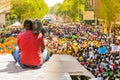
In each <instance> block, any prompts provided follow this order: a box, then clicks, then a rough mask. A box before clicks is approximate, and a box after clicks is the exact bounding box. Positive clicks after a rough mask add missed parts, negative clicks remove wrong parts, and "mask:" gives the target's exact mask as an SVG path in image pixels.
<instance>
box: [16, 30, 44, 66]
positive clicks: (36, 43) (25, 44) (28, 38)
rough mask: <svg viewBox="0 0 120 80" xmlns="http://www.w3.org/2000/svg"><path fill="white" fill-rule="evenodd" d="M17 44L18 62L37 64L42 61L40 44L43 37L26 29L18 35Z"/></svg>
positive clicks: (42, 41)
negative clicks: (18, 49)
mask: <svg viewBox="0 0 120 80" xmlns="http://www.w3.org/2000/svg"><path fill="white" fill-rule="evenodd" d="M17 39H18V42H17V43H18V45H19V48H20V62H21V63H22V64H24V65H33V66H38V65H40V64H41V63H42V55H41V46H42V45H43V43H44V39H43V37H41V38H38V35H35V34H33V32H32V31H31V30H27V31H25V32H23V33H21V34H19V35H18V37H17Z"/></svg>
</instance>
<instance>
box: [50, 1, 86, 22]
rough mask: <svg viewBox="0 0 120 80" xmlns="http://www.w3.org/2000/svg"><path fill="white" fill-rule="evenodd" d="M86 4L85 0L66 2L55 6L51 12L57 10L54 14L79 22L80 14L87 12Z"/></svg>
mask: <svg viewBox="0 0 120 80" xmlns="http://www.w3.org/2000/svg"><path fill="white" fill-rule="evenodd" d="M84 3H85V0H64V2H63V3H62V4H57V5H55V6H53V7H52V8H51V10H55V12H54V14H57V15H62V16H64V17H65V16H69V17H70V18H71V19H72V20H73V21H78V19H79V16H80V13H82V12H83V11H84V10H85V7H84ZM51 10H50V12H51Z"/></svg>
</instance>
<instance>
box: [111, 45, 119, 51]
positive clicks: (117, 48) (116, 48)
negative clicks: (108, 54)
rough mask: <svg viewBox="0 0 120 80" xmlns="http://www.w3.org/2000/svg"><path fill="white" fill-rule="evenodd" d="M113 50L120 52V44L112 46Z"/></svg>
mask: <svg viewBox="0 0 120 80" xmlns="http://www.w3.org/2000/svg"><path fill="white" fill-rule="evenodd" d="M111 51H112V52H120V46H112V50H111Z"/></svg>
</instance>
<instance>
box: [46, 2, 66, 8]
mask: <svg viewBox="0 0 120 80" xmlns="http://www.w3.org/2000/svg"><path fill="white" fill-rule="evenodd" d="M63 1H64V0H45V2H46V3H47V5H48V6H49V7H52V6H54V5H55V4H56V3H61V2H63Z"/></svg>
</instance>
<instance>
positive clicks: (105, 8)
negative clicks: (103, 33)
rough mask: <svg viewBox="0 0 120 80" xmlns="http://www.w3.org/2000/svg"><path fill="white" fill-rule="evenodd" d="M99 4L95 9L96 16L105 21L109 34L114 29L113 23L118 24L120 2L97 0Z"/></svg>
mask: <svg viewBox="0 0 120 80" xmlns="http://www.w3.org/2000/svg"><path fill="white" fill-rule="evenodd" d="M97 3H98V4H99V5H97V6H96V8H95V15H96V16H97V17H98V18H101V19H103V20H105V22H106V24H107V29H108V34H109V29H110V27H112V25H113V22H114V24H115V23H116V21H117V19H118V15H119V14H120V0H97ZM114 30H115V29H114ZM114 32H115V31H114Z"/></svg>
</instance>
